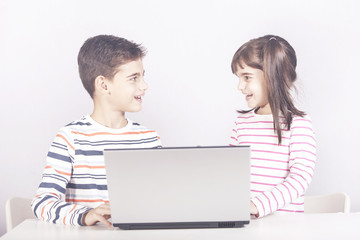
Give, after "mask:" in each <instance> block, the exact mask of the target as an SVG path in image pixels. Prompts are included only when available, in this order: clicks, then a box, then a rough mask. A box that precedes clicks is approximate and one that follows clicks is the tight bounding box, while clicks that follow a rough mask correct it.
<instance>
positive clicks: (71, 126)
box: [60, 115, 156, 134]
mask: <svg viewBox="0 0 360 240" xmlns="http://www.w3.org/2000/svg"><path fill="white" fill-rule="evenodd" d="M127 120H128V124H127V125H126V126H125V127H124V128H121V129H112V128H108V127H105V126H103V125H101V124H99V123H97V122H96V121H95V120H93V119H92V118H91V117H90V115H85V116H83V117H81V118H80V119H78V120H75V121H72V122H70V123H68V124H66V125H65V126H64V127H62V128H61V129H60V132H64V133H67V134H71V133H83V134H95V133H97V132H101V133H110V134H122V133H128V132H137V133H150V132H154V133H156V131H155V130H153V129H149V128H147V127H146V126H144V125H141V124H140V123H137V122H134V121H132V120H130V119H127Z"/></svg>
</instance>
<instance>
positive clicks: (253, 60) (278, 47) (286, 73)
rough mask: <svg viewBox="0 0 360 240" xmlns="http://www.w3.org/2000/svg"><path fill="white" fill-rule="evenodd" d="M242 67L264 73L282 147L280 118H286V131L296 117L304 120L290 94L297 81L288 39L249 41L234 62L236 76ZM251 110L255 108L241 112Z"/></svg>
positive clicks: (235, 56)
mask: <svg viewBox="0 0 360 240" xmlns="http://www.w3.org/2000/svg"><path fill="white" fill-rule="evenodd" d="M243 64H246V65H247V66H249V67H252V68H256V69H260V70H262V71H263V72H264V77H265V81H266V82H267V92H268V100H269V105H270V108H271V112H272V115H273V119H274V131H275V132H276V134H277V136H278V143H279V145H280V144H281V140H282V136H281V122H280V115H282V116H283V117H284V118H285V122H284V124H285V128H286V129H287V130H290V126H291V123H292V120H293V117H294V115H295V116H301V117H303V116H304V115H305V113H304V112H303V111H300V110H299V109H297V108H296V107H295V105H294V103H293V99H292V96H291V93H290V92H291V88H292V87H293V83H294V82H295V81H296V64H297V60H296V53H295V50H294V49H293V48H292V46H291V45H290V44H289V43H288V42H287V41H286V40H285V39H283V38H281V37H279V36H275V35H266V36H263V37H260V38H256V39H252V40H250V41H249V42H247V43H245V44H244V45H242V46H241V47H240V48H239V49H238V50H237V51H236V53H235V54H234V57H233V59H232V62H231V70H232V72H233V73H234V74H235V73H236V71H237V69H238V67H243V66H242V65H243ZM252 110H254V109H251V110H247V111H239V112H240V113H245V112H250V111H252ZM256 110H257V109H255V111H256Z"/></svg>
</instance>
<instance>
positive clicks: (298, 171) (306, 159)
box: [251, 118, 316, 217]
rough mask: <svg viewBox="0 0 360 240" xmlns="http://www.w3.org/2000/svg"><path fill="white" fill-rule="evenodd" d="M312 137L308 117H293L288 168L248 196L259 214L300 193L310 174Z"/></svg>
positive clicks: (314, 158)
mask: <svg viewBox="0 0 360 240" xmlns="http://www.w3.org/2000/svg"><path fill="white" fill-rule="evenodd" d="M315 160H316V140H315V134H314V132H313V129H312V124H311V121H310V119H308V118H303V119H297V120H294V123H293V126H292V133H291V140H290V156H289V168H290V172H289V174H288V176H287V177H286V179H285V180H284V181H283V182H282V183H280V184H278V185H277V186H275V187H274V188H273V189H272V190H271V191H266V192H263V193H262V194H260V195H259V196H257V197H255V198H253V199H251V201H252V203H253V204H255V206H256V208H257V210H258V216H259V217H262V216H265V215H267V214H269V213H272V212H274V211H276V210H278V209H279V208H282V207H283V206H284V205H285V204H289V203H291V202H292V201H293V200H295V199H297V198H299V197H301V196H303V195H304V193H305V191H306V189H307V188H308V186H309V184H310V182H311V180H312V176H313V174H314V168H315Z"/></svg>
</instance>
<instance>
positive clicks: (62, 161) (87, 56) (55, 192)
mask: <svg viewBox="0 0 360 240" xmlns="http://www.w3.org/2000/svg"><path fill="white" fill-rule="evenodd" d="M144 56H145V50H144V49H143V48H142V47H141V46H140V45H138V44H135V43H133V42H130V41H128V40H126V39H123V38H119V37H115V36H108V35H99V36H96V37H93V38H90V39H88V40H86V41H85V43H84V45H83V46H82V47H81V49H80V52H79V55H78V64H79V73H80V78H81V81H82V83H83V85H84V87H85V89H86V90H87V91H88V93H89V94H90V96H91V98H92V99H93V102H94V111H93V113H92V114H91V115H87V116H84V117H82V118H81V119H80V120H77V121H74V122H72V123H70V124H68V125H66V126H65V127H63V128H61V129H60V131H59V133H58V134H57V135H56V137H55V140H54V141H53V143H52V145H51V147H50V150H49V153H48V155H47V164H46V167H45V170H44V174H43V178H42V182H41V184H40V186H39V189H38V191H37V195H36V196H35V198H34V199H33V202H32V209H33V211H34V213H35V215H36V216H37V217H38V218H39V219H41V220H43V221H46V222H53V223H63V224H71V225H82V226H83V225H94V224H96V223H97V222H102V223H104V224H106V225H108V226H111V223H110V222H109V221H108V219H109V218H110V207H109V204H108V203H109V198H108V192H107V181H106V174H105V166H104V158H103V150H104V149H109V148H113V149H115V148H156V147H161V142H160V139H159V137H158V135H157V133H156V132H155V131H154V130H149V129H147V128H145V127H143V126H140V125H139V124H137V123H134V122H132V121H131V120H129V119H127V118H126V117H125V112H138V111H140V110H141V103H142V98H143V96H144V94H145V91H146V89H147V87H148V86H147V84H146V82H145V81H144V69H143V64H142V58H143V57H144Z"/></svg>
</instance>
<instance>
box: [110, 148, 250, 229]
mask: <svg viewBox="0 0 360 240" xmlns="http://www.w3.org/2000/svg"><path fill="white" fill-rule="evenodd" d="M104 158H105V169H106V174H107V182H108V193H109V200H110V208H111V221H112V223H113V226H114V227H118V228H120V229H173V228H174V229H178V228H235V227H242V226H244V224H248V223H249V222H250V181H249V179H250V147H249V146H211V147H164V148H152V149H117V150H104Z"/></svg>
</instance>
